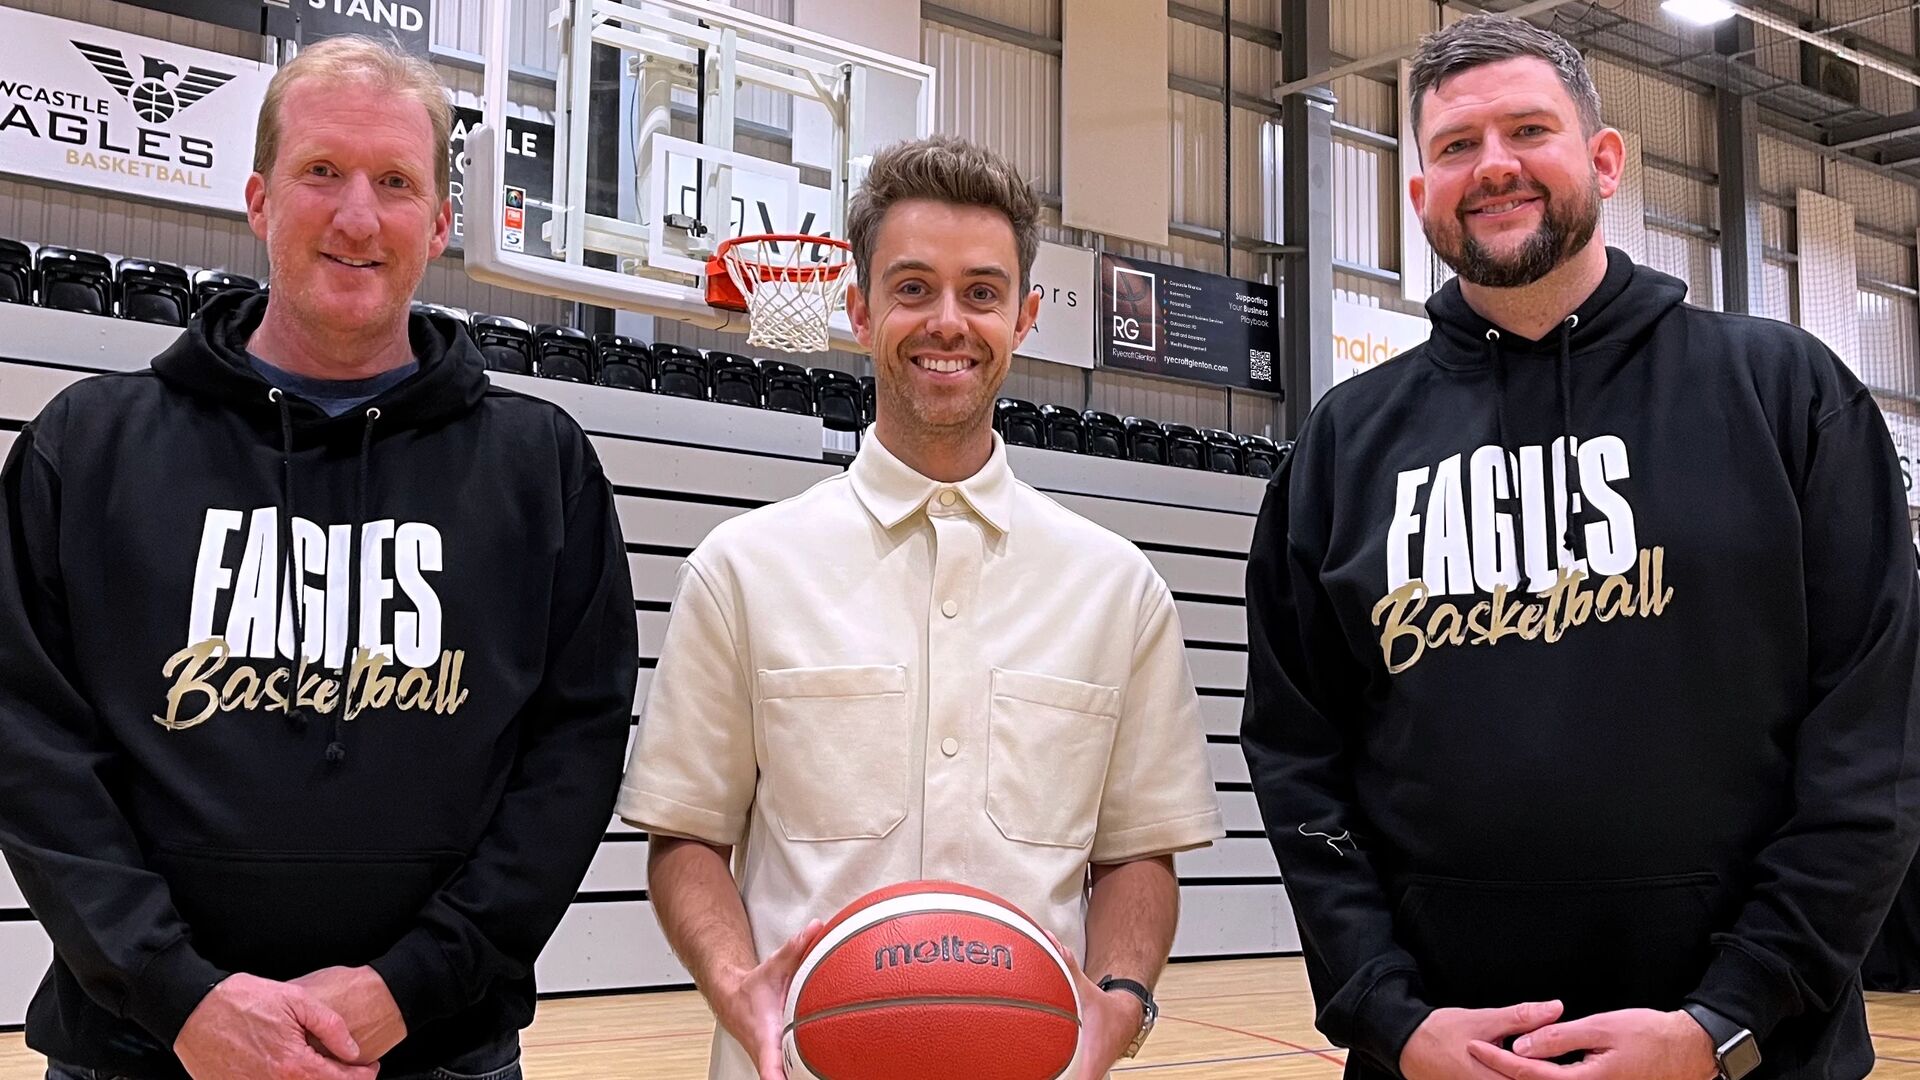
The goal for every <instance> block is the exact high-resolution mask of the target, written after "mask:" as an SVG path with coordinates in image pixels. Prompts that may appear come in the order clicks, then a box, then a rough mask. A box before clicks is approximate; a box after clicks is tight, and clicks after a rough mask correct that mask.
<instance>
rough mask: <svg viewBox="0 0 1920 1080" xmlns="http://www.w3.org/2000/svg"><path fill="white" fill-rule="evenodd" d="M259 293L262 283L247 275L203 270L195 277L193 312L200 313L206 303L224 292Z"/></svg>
mask: <svg viewBox="0 0 1920 1080" xmlns="http://www.w3.org/2000/svg"><path fill="white" fill-rule="evenodd" d="M236 291H238V292H259V291H260V283H259V282H257V281H255V280H253V279H252V278H250V277H248V276H247V275H245V274H232V273H228V272H227V271H225V270H201V271H198V272H196V273H195V274H194V275H193V310H195V311H199V310H200V309H201V308H202V307H204V306H205V305H206V302H207V301H208V300H210V299H212V298H213V297H216V296H218V295H220V294H221V293H223V292H236Z"/></svg>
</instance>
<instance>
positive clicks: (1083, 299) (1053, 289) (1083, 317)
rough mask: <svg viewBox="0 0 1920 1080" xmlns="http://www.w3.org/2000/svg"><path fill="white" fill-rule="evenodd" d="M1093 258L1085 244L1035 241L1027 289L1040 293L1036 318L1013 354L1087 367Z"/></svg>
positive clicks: (1090, 345)
mask: <svg viewBox="0 0 1920 1080" xmlns="http://www.w3.org/2000/svg"><path fill="white" fill-rule="evenodd" d="M1093 259H1094V255H1093V252H1092V251H1089V250H1088V249H1086V248H1078V247H1068V246H1067V245H1065V244H1053V243H1049V242H1047V241H1045V240H1042V241H1040V250H1039V253H1038V254H1036V255H1035V256H1034V259H1033V288H1034V291H1035V292H1038V293H1039V294H1040V317H1039V319H1038V320H1036V321H1035V322H1034V324H1033V330H1032V332H1031V333H1029V334H1027V339H1026V340H1025V341H1023V342H1021V343H1020V347H1019V348H1017V349H1015V350H1013V351H1014V354H1015V355H1016V356H1025V357H1030V358H1032V359H1034V360H1047V361H1051V362H1052V363H1055V364H1068V365H1071V366H1073V367H1077V368H1090V367H1092V366H1093V321H1094V318H1093V305H1094V296H1093Z"/></svg>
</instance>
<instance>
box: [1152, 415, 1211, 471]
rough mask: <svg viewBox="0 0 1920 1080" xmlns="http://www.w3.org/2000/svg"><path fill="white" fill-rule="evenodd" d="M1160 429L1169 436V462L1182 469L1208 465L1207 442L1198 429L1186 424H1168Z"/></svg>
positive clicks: (1202, 467)
mask: <svg viewBox="0 0 1920 1080" xmlns="http://www.w3.org/2000/svg"><path fill="white" fill-rule="evenodd" d="M1160 430H1161V431H1162V432H1164V433H1165V434H1166V437H1167V464H1169V465H1173V466H1177V467H1179V468H1182V469H1204V468H1206V467H1207V444H1206V443H1205V442H1203V441H1201V439H1200V432H1199V431H1198V430H1196V429H1194V428H1192V427H1189V426H1188V425H1186V424H1168V425H1166V426H1165V427H1162V428H1161V429H1160Z"/></svg>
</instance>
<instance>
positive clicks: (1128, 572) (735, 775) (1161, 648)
mask: <svg viewBox="0 0 1920 1080" xmlns="http://www.w3.org/2000/svg"><path fill="white" fill-rule="evenodd" d="M1038 216H1039V203H1038V200H1037V198H1036V197H1035V195H1034V193H1033V191H1032V189H1031V188H1030V187H1029V186H1028V185H1027V184H1026V183H1025V182H1024V181H1023V180H1021V179H1020V177H1019V176H1018V174H1016V173H1015V172H1014V170H1013V169H1012V168H1011V167H1010V166H1008V165H1007V164H1006V163H1005V162H1004V161H1002V160H1001V159H999V158H998V157H996V156H995V155H993V154H991V153H990V152H988V151H985V150H982V149H980V148H978V147H974V146H971V145H969V144H967V143H965V142H962V141H960V140H957V139H952V138H947V137H935V138H932V139H926V140H921V141H918V142H911V143H903V144H900V145H897V146H894V147H891V148H889V149H887V150H886V151H883V152H882V153H881V154H879V155H878V156H876V158H875V159H874V162H873V165H872V168H871V170H870V171H869V173H868V175H867V178H866V180H865V182H864V184H863V186H862V188H861V191H860V193H859V194H858V195H857V196H856V198H855V201H854V204H853V209H852V213H851V215H850V222H849V229H848V233H849V237H850V239H851V242H852V243H853V246H854V262H855V267H856V270H857V272H858V275H859V277H858V282H857V284H856V285H855V286H854V287H852V288H851V289H850V290H849V293H848V301H847V313H848V316H849V317H850V319H851V321H852V323H853V326H854V329H855V331H856V333H857V334H858V335H859V337H860V340H861V342H862V343H863V344H864V345H866V346H867V348H868V349H869V350H870V352H871V353H872V356H873V361H874V368H875V374H876V377H877V379H878V383H879V385H878V418H877V421H876V423H875V425H874V427H873V429H872V430H871V431H870V432H869V433H868V435H867V438H866V439H865V441H864V445H863V446H862V448H861V451H860V454H859V457H858V458H857V459H856V460H855V461H854V463H853V467H852V469H851V470H850V471H849V472H847V473H846V474H845V475H843V476H837V477H834V478H833V479H830V480H827V481H824V482H822V483H820V484H818V485H816V486H814V487H813V488H812V489H811V490H809V491H807V492H805V493H804V494H801V495H799V496H797V497H795V498H792V499H788V500H786V501H784V502H781V503H777V504H775V505H773V506H768V507H764V508H762V509H759V510H756V511H753V512H751V513H748V514H744V515H742V516H740V517H738V518H735V519H733V520H731V521H728V522H726V523H724V524H722V525H721V526H720V527H719V528H717V529H715V530H714V531H713V533H712V534H711V535H710V536H709V537H708V538H707V539H706V540H705V541H704V542H703V543H702V544H701V545H700V547H699V548H698V549H697V550H695V551H694V553H693V554H692V555H691V556H690V557H689V558H688V560H687V564H686V567H685V569H684V570H683V571H682V573H681V578H680V584H679V591H678V595H677V596H676V598H675V600H674V606H673V618H672V621H671V623H670V625H669V627H668V630H667V637H666V641H665V644H664V645H663V647H662V649H661V657H660V664H659V668H658V669H657V670H656V671H655V672H654V677H653V682H652V689H651V691H650V694H649V697H648V700H647V705H646V709H645V715H644V718H643V719H642V721H641V725H640V732H639V738H638V739H637V740H636V742H635V744H634V749H633V758H632V761H631V762H630V764H629V765H628V770H627V775H626V780H625V783H624V785H623V786H622V789H621V793H620V800H619V804H618V809H619V813H620V815H621V817H623V818H625V819H626V820H627V821H629V822H631V823H632V824H634V825H635V826H637V827H639V828H643V829H646V830H647V831H649V832H650V833H652V834H653V842H652V850H651V853H650V859H649V864H648V889H649V893H650V895H651V897H652V900H653V904H654V910H655V912H656V913H657V914H658V916H659V918H660V921H661V926H662V928H663V929H664V930H665V932H666V936H667V940H668V941H669V942H670V943H671V944H672V945H673V948H674V951H675V953H676V954H677V955H678V956H679V957H680V958H681V960H682V962H684V963H685V964H686V966H687V969H688V970H689V971H690V972H692V974H693V976H694V979H695V981H696V983H697V984H698V985H699V987H700V990H701V992H702V993H703V994H705V995H706V998H707V1001H708V1002H709V1004H711V1005H712V1007H713V1010H714V1013H715V1015H716V1016H717V1017H718V1019H719V1030H718V1031H717V1032H716V1034H715V1043H714V1051H713V1057H712V1066H711V1076H712V1077H713V1078H715V1080H754V1078H759V1080H783V1078H784V1076H785V1073H784V1070H783V1068H782V1065H781V1060H780V1059H781V1052H780V1036H781V1013H782V1006H783V1004H784V997H785V993H786V989H787V985H788V983H789V982H790V980H791V979H792V977H793V972H794V969H795V968H796V967H797V966H798V964H799V961H800V959H801V957H802V956H803V955H804V954H805V951H806V949H807V948H808V947H809V946H810V945H811V943H812V941H813V940H814V939H815V938H816V937H817V936H818V932H819V922H820V920H824V919H826V918H829V917H831V916H832V915H833V913H834V912H835V911H837V910H839V908H841V907H842V906H844V905H845V904H846V903H848V902H849V901H851V900H853V899H854V898H856V897H858V896H860V895H861V894H862V893H865V892H867V891H869V890H872V889H875V888H879V887H881V886H883V885H889V884H893V883H895V882H899V881H908V880H913V879H917V878H943V879H948V880H954V881H961V882H965V883H967V884H970V885H974V886H977V887H980V888H984V889H988V890H990V891H992V892H994V893H997V894H999V895H1001V896H1003V897H1005V898H1006V899H1008V900H1010V901H1012V902H1013V903H1014V904H1016V905H1018V906H1020V907H1021V908H1022V909H1024V910H1025V911H1026V912H1027V913H1028V914H1029V915H1031V916H1033V917H1034V918H1035V919H1036V920H1038V921H1039V923H1040V924H1041V925H1042V926H1043V927H1045V928H1046V929H1047V930H1048V931H1049V932H1051V933H1052V934H1053V935H1054V936H1055V937H1057V938H1058V939H1059V940H1060V941H1061V942H1062V943H1064V944H1065V945H1066V947H1067V948H1068V949H1069V950H1071V951H1072V952H1073V954H1074V956H1076V957H1078V958H1081V959H1084V960H1085V961H1086V963H1085V964H1084V967H1083V968H1082V969H1081V970H1080V971H1079V972H1077V975H1078V982H1079V989H1080V995H1081V1000H1082V1014H1083V1023H1082V1033H1081V1041H1080V1051H1079V1055H1078V1062H1077V1068H1076V1075H1078V1076H1082V1077H1098V1076H1101V1075H1104V1074H1105V1073H1106V1072H1107V1070H1108V1069H1109V1068H1110V1067H1111V1066H1112V1065H1113V1063H1114V1062H1115V1061H1116V1060H1118V1059H1120V1058H1121V1057H1123V1056H1127V1055H1128V1054H1130V1053H1131V1052H1134V1051H1137V1049H1138V1044H1139V1042H1140V1041H1141V1040H1142V1039H1144V1037H1145V1034H1146V1031H1147V1029H1148V1028H1149V1027H1150V1026H1151V1016H1150V1013H1151V1010H1150V1008H1149V1007H1148V1002H1149V1000H1150V997H1151V995H1150V992H1149V989H1148V988H1150V987H1151V986H1152V985H1153V983H1154V981H1155V979H1156V978H1157V977H1158V975H1159V972H1160V969H1161V967H1162V965H1163V964H1164V963H1165V962H1166V958H1167V953H1168V950H1169V949H1170V948H1171V946H1172V941H1173V932H1174V926H1175V922H1176V917H1177V914H1178V908H1179V886H1178V882H1177V880H1176V878H1175V877H1174V873H1173V860H1172V853H1173V852H1176V851H1180V850H1183V849H1187V848H1193V847H1198V846H1202V845H1205V844H1207V843H1210V842H1211V841H1212V840H1213V839H1215V838H1216V837H1219V836H1221V835H1223V831H1222V828H1221V823H1220V812H1219V807H1218V803H1217V801H1216V799H1215V797H1214V792H1213V783H1212V779H1211V776H1210V774H1209V771H1208V765H1207V759H1206V752H1205V750H1206V748H1205V736H1204V734H1203V731H1202V727H1201V723H1200V717H1199V703H1198V699H1197V698H1196V696H1195V694H1194V689H1193V680H1192V676H1191V674H1190V673H1189V671H1188V669H1187V662H1186V653H1185V646H1184V643H1183V641H1182V638H1181V633H1180V621H1179V617H1178V615H1177V614H1176V612H1175V609H1174V604H1173V597H1172V595H1171V594H1170V593H1169V592H1168V590H1167V586H1166V584H1165V582H1163V581H1161V580H1160V577H1159V575H1158V574H1156V573H1155V572H1154V570H1153V568H1152V566H1151V565H1150V564H1149V563H1148V562H1147V560H1146V557H1145V556H1143V555H1141V554H1140V552H1139V551H1138V550H1137V549H1135V548H1134V547H1133V545H1132V544H1130V543H1128V542H1127V541H1125V540H1123V539H1121V538H1120V537H1118V536H1115V535H1114V534H1112V533H1110V532H1108V531H1106V530H1105V529H1102V528H1100V527H1099V526H1097V525H1094V524H1092V523H1091V522H1088V521H1086V520H1085V519H1083V518H1081V517H1079V516H1077V515H1075V514H1073V513H1071V512H1069V511H1068V510H1066V509H1064V508H1063V507H1061V506H1060V505H1059V504H1057V503H1055V502H1054V501H1052V500H1051V499H1049V498H1047V497H1046V496H1044V495H1042V494H1040V493H1039V492H1037V491H1035V490H1034V489H1032V488H1030V487H1028V486H1027V485H1025V484H1023V483H1021V482H1020V481H1018V480H1017V479H1015V478H1014V476H1013V474H1012V472H1011V471H1009V469H1008V467H1007V460H1006V449H1005V447H1004V446H1003V445H1002V444H1001V442H1000V439H999V437H998V436H997V435H996V434H995V433H994V431H993V424H992V420H993V402H994V396H995V394H996V393H997V392H998V390H999V387H1000V384H1001V382H1002V381H1003V380H1004V379H1005V377H1006V373H1007V369H1008V367H1009V365H1010V363H1011V357H1012V353H1013V348H1014V346H1015V345H1017V344H1018V343H1019V341H1020V339H1021V338H1022V337H1024V336H1025V335H1026V333H1027V331H1028V330H1029V329H1031V327H1032V326H1033V322H1034V319H1035V317H1036V315H1037V312H1038V307H1039V298H1038V296H1037V294H1034V293H1033V292H1032V291H1031V282H1030V279H1029V275H1030V272H1031V268H1032V265H1033V257H1034V252H1035V250H1036V249H1037V247H1038V238H1037V234H1036V220H1037V218H1038ZM729 862H731V868H730V867H729ZM1089 868H1091V880H1092V887H1091V890H1089V888H1088V885H1087V882H1088V878H1089ZM735 874H737V875H738V878H737V881H736V878H735ZM1089 976H1091V977H1089ZM1113 979H1117V980H1120V982H1118V983H1115V982H1112V981H1110V980H1113ZM1094 980H1099V982H1098V983H1096V982H1095V981H1094Z"/></svg>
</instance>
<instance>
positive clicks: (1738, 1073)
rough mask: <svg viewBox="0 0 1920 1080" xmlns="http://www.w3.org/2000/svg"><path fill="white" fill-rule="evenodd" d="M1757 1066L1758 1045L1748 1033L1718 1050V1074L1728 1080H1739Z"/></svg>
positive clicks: (1758, 1059) (1758, 1063)
mask: <svg viewBox="0 0 1920 1080" xmlns="http://www.w3.org/2000/svg"><path fill="white" fill-rule="evenodd" d="M1759 1065H1760V1044H1759V1042H1758V1041H1757V1040H1756V1039H1754V1037H1753V1035H1752V1034H1750V1033H1748V1032H1744V1031H1743V1032H1741V1033H1740V1036H1739V1038H1736V1039H1734V1040H1733V1041H1732V1042H1730V1043H1728V1044H1727V1045H1726V1046H1723V1047H1721V1048H1720V1072H1721V1075H1723V1076H1725V1077H1727V1078H1728V1080H1740V1078H1741V1077H1743V1076H1745V1075H1747V1074H1748V1073H1750V1072H1752V1071H1753V1070H1754V1069H1755V1068H1757V1067H1759Z"/></svg>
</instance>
